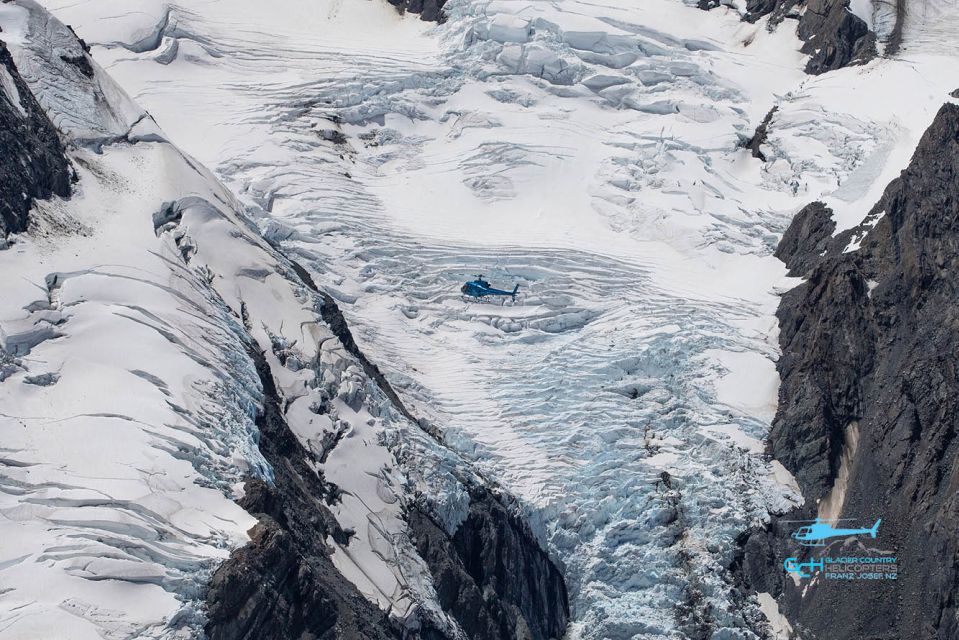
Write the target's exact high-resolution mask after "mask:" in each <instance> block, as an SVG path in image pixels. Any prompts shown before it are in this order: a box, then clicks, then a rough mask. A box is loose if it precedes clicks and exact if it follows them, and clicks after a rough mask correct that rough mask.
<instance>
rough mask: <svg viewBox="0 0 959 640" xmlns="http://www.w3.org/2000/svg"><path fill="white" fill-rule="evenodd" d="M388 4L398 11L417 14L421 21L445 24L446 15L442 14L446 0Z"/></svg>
mask: <svg viewBox="0 0 959 640" xmlns="http://www.w3.org/2000/svg"><path fill="white" fill-rule="evenodd" d="M389 3H390V4H391V5H393V6H394V7H396V8H397V10H398V11H401V12H404V13H405V12H407V11H409V12H410V13H418V14H419V15H420V19H421V20H426V21H429V22H436V23H438V24H443V23H444V22H446V15H445V14H444V13H443V5H445V4H446V0H389Z"/></svg>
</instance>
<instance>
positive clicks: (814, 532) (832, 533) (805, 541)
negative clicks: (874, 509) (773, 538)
mask: <svg viewBox="0 0 959 640" xmlns="http://www.w3.org/2000/svg"><path fill="white" fill-rule="evenodd" d="M837 522H838V521H837ZM880 522H882V518H878V519H877V520H876V524H874V525H872V526H871V527H868V528H864V529H836V528H835V527H833V526H832V525H831V524H829V523H828V522H826V521H825V520H820V519H819V518H816V519H815V520H813V521H812V524H808V525H805V526H802V527H799V529H797V530H796V531H795V533H793V534H792V537H793V539H795V540H798V541H799V544H801V545H803V546H804V547H823V546H825V545H826V540H829V539H830V538H848V537H849V536H858V535H868V536H869V537H870V538H875V537H876V533H877V532H878V531H879V523H880Z"/></svg>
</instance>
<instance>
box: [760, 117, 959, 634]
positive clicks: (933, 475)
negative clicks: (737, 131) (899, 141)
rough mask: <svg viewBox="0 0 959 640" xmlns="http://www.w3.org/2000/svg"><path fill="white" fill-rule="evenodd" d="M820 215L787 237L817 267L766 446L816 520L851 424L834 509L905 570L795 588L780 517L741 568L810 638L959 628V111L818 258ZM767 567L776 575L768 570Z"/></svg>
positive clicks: (799, 313) (802, 295) (783, 314)
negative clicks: (852, 436)
mask: <svg viewBox="0 0 959 640" xmlns="http://www.w3.org/2000/svg"><path fill="white" fill-rule="evenodd" d="M821 215H822V214H821V213H817V214H815V216H814V217H815V219H819V218H820V217H821ZM812 216H813V214H810V215H808V216H800V217H797V219H796V222H794V225H793V229H790V233H789V234H787V237H786V238H784V242H786V240H787V238H788V239H789V244H788V246H786V247H783V248H781V251H783V253H784V255H786V256H787V258H788V259H790V260H792V261H795V260H797V257H796V256H797V255H798V253H797V249H796V248H795V247H800V248H799V250H798V251H799V252H802V251H805V252H806V255H805V256H804V257H803V258H802V260H804V261H811V263H813V264H815V266H814V267H813V268H812V271H811V273H810V275H809V279H808V281H807V282H806V283H804V284H802V285H800V286H799V287H796V288H795V289H793V290H792V291H790V292H789V293H788V294H787V295H786V296H784V297H783V299H782V303H781V306H780V309H779V314H778V315H779V319H780V327H781V335H780V343H781V346H782V349H783V357H782V359H781V361H780V363H779V371H780V376H781V378H782V386H781V389H780V406H779V411H778V413H777V416H776V421H775V423H774V427H773V431H772V434H771V447H772V450H773V453H774V454H775V456H776V457H777V458H778V459H779V460H781V461H782V462H783V464H784V465H785V466H786V467H787V468H788V469H789V470H790V471H792V472H793V474H794V475H795V476H796V479H797V481H798V482H799V484H800V486H801V488H802V490H803V493H804V494H805V497H806V499H807V505H809V506H807V508H806V509H805V510H804V511H802V512H800V513H798V514H790V515H787V516H786V519H795V518H796V517H810V516H812V517H814V516H815V515H816V511H815V509H816V507H815V503H816V500H817V499H818V498H821V497H823V496H825V495H826V494H827V493H828V492H829V491H830V489H831V488H832V486H833V483H834V482H835V480H836V477H837V472H838V459H839V452H840V450H841V449H842V448H843V446H845V445H848V444H849V443H847V442H846V436H845V435H844V433H845V430H846V428H847V427H848V426H849V425H850V423H852V422H855V423H856V424H857V425H858V432H859V436H858V445H857V446H856V447H855V451H854V453H853V454H852V456H851V458H850V459H849V461H848V470H849V477H848V483H847V487H846V492H845V499H844V500H843V502H842V509H841V515H842V517H845V518H854V519H856V520H858V521H863V522H866V521H868V522H872V521H874V520H875V519H876V518H877V517H881V518H882V529H881V530H880V534H881V541H882V545H883V546H885V547H887V548H892V549H894V550H895V552H896V555H897V557H898V560H899V566H900V567H901V568H900V570H899V579H898V580H896V581H888V580H882V581H869V580H865V581H851V582H847V581H828V580H825V581H818V582H816V583H814V584H813V585H812V586H809V587H808V591H807V592H806V593H805V595H801V594H800V591H799V589H797V588H795V587H794V585H793V583H792V581H789V580H786V581H782V576H781V570H780V569H779V568H778V567H779V566H781V565H780V564H779V563H780V562H781V561H782V559H783V557H784V556H783V554H782V553H781V552H780V550H781V549H782V548H783V544H784V540H786V539H787V538H786V536H787V534H786V533H784V532H782V531H780V530H779V529H778V526H777V525H774V526H773V528H772V529H771V530H770V531H769V532H761V533H757V534H755V535H754V536H753V537H752V538H751V539H750V540H749V541H748V542H747V543H746V545H745V556H744V559H743V573H744V574H745V576H746V577H747V579H748V581H749V582H750V583H751V584H752V585H753V586H754V587H755V588H760V589H765V590H770V591H771V592H773V593H774V595H777V594H779V593H780V592H781V591H784V592H785V593H784V594H783V595H784V597H783V598H782V599H781V603H782V604H784V605H785V610H786V613H787V615H788V616H789V617H790V619H791V620H792V621H794V622H795V623H796V624H794V627H797V625H798V628H800V629H802V630H803V631H804V634H805V635H803V637H808V638H820V639H822V640H825V639H829V640H842V639H844V638H849V639H852V638H883V639H890V640H891V639H892V638H935V639H937V640H939V639H941V640H945V639H947V638H956V637H959V623H957V618H956V613H957V609H956V591H957V585H959V561H957V558H959V475H957V473H959V471H957V470H959V464H957V456H959V441H957V439H956V428H957V418H959V371H957V366H956V362H955V355H954V354H955V353H956V351H957V349H959V332H957V326H959V106H957V105H954V104H946V105H945V106H943V108H942V109H941V110H940V112H939V114H938V115H937V117H936V119H935V121H934V122H933V124H932V126H931V127H930V128H929V129H928V130H927V132H926V133H925V135H924V136H923V138H922V141H921V142H920V144H919V147H918V148H917V150H916V153H915V155H914V156H913V158H912V161H911V163H910V165H909V167H908V168H907V169H906V170H905V171H904V172H903V173H902V175H901V176H900V177H899V178H897V179H896V180H895V181H893V182H892V183H891V184H890V185H889V186H888V187H887V189H886V191H885V193H884V195H883V197H882V199H881V200H880V201H879V202H878V203H877V204H876V206H875V207H874V208H873V210H872V212H871V213H870V215H869V216H867V218H866V222H865V223H864V224H863V225H861V226H860V227H859V228H857V229H852V230H849V231H846V232H844V233H842V234H840V235H839V236H837V237H836V238H835V239H833V240H832V241H831V242H830V243H829V247H828V251H827V253H826V255H825V256H822V257H821V258H818V263H817V257H816V255H814V254H815V253H816V251H817V249H818V247H819V246H820V244H821V242H820V241H815V242H802V241H800V242H796V239H797V238H816V237H821V235H822V232H821V231H816V229H819V228H821V224H820V223H817V224H810V221H811V220H812V219H813V217H812ZM864 236H865V237H864ZM859 241H861V248H859V249H858V250H853V249H854V248H855V246H856V243H858V242H859ZM847 248H849V249H850V251H848V252H845V250H846V249H847ZM770 557H774V558H777V559H778V561H776V562H770V561H769V558H770ZM764 564H765V566H766V567H775V568H773V569H771V571H774V572H777V573H778V574H780V575H779V578H778V579H777V577H776V576H768V575H767V576H764V575H763V571H762V569H761V568H762V566H763V565H764ZM808 584H809V583H803V584H802V587H801V588H804V587H806V586H807V585H808Z"/></svg>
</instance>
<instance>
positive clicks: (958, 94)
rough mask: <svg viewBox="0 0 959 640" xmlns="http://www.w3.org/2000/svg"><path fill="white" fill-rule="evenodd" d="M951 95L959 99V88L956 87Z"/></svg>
mask: <svg viewBox="0 0 959 640" xmlns="http://www.w3.org/2000/svg"><path fill="white" fill-rule="evenodd" d="M949 95H950V96H951V97H953V98H957V99H959V89H956V90H955V91H953V92H952V93H950V94H949Z"/></svg>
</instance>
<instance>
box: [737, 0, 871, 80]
mask: <svg viewBox="0 0 959 640" xmlns="http://www.w3.org/2000/svg"><path fill="white" fill-rule="evenodd" d="M765 16H769V28H770V29H774V28H776V27H778V26H779V24H780V23H782V22H783V21H784V20H786V19H787V18H789V19H798V21H799V22H798V25H797V33H798V35H799V38H800V39H801V40H802V41H803V46H802V52H803V53H805V54H809V55H810V56H812V57H811V58H810V59H809V62H807V63H806V72H807V73H811V74H814V75H818V74H820V73H825V72H827V71H832V70H834V69H840V68H842V67H846V66H849V65H853V64H863V63H866V62H868V61H869V60H872V59H873V58H874V57H875V56H876V36H875V34H874V33H872V32H871V31H869V27H868V26H867V25H866V23H865V22H864V21H863V20H862V19H861V18H859V17H858V16H856V15H855V14H853V13H852V12H851V11H849V0H748V1H747V3H746V14H745V16H744V17H743V19H744V20H746V21H748V22H756V21H757V20H759V19H760V18H763V17H765Z"/></svg>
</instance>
